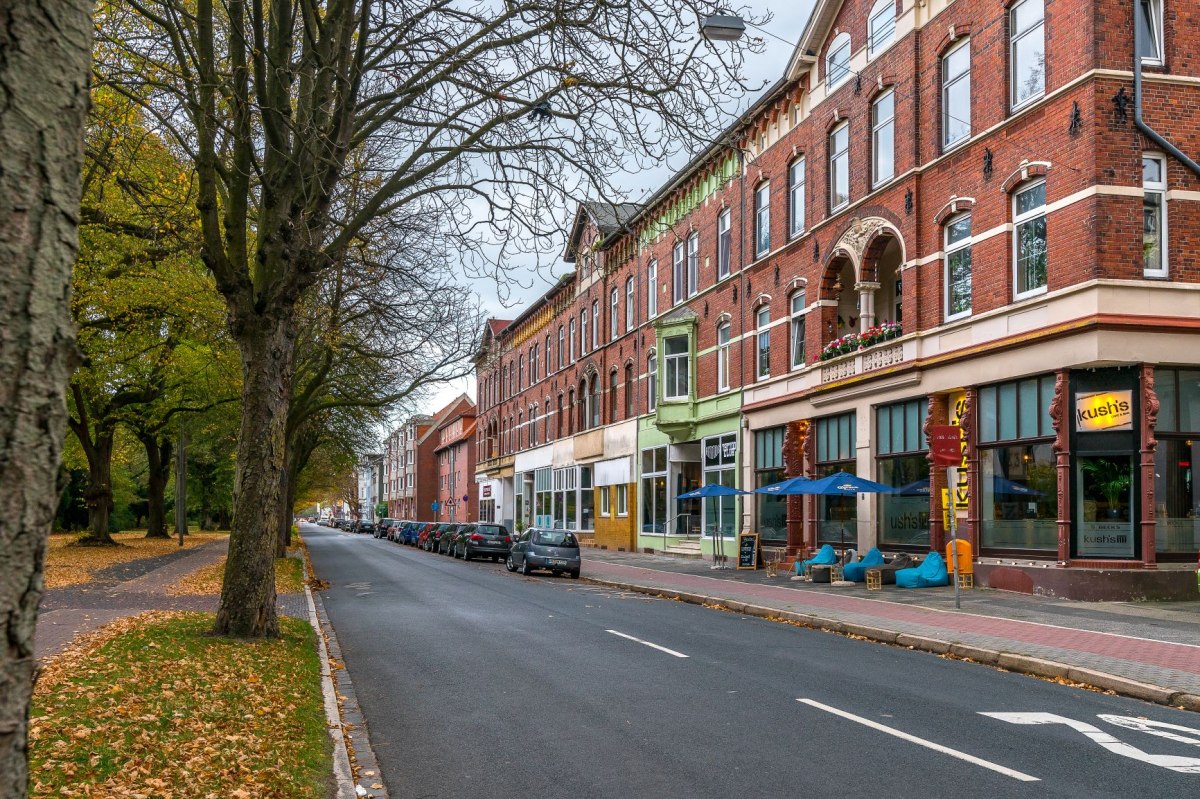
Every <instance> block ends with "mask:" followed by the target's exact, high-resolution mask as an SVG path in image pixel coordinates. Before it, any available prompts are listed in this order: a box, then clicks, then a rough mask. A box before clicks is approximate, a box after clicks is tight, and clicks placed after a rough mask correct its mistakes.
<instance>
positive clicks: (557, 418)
mask: <svg viewBox="0 0 1200 799" xmlns="http://www.w3.org/2000/svg"><path fill="white" fill-rule="evenodd" d="M565 418H566V414H565V413H563V395H562V394H559V395H558V407H557V408H556V409H555V412H554V429H555V431H556V432H555V436H554V437H555V438H562V437H563V425H564V424H566V422H564V421H563V420H564V419H565Z"/></svg>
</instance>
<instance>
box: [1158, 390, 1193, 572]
mask: <svg viewBox="0 0 1200 799" xmlns="http://www.w3.org/2000/svg"><path fill="white" fill-rule="evenodd" d="M1154 390H1155V393H1156V394H1158V400H1159V403H1160V408H1159V412H1158V424H1157V426H1156V428H1155V437H1156V438H1157V439H1158V448H1157V449H1156V450H1155V453H1154V537H1155V548H1156V549H1157V550H1158V551H1159V552H1161V553H1163V554H1180V555H1186V556H1188V557H1189V558H1191V557H1193V556H1195V554H1196V552H1200V491H1197V486H1196V463H1197V461H1198V460H1200V370H1194V369H1165V368H1159V369H1155V370H1154Z"/></svg>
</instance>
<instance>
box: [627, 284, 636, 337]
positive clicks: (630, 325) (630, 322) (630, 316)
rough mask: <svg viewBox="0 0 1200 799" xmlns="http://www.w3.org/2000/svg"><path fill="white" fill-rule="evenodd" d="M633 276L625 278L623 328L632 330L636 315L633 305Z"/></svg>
mask: <svg viewBox="0 0 1200 799" xmlns="http://www.w3.org/2000/svg"><path fill="white" fill-rule="evenodd" d="M634 302H635V300H634V294H633V278H631V277H630V278H626V279H625V330H627V331H629V330H633V320H634V318H635V317H636V316H637V314H636V313H635V309H634V307H633V304H634Z"/></svg>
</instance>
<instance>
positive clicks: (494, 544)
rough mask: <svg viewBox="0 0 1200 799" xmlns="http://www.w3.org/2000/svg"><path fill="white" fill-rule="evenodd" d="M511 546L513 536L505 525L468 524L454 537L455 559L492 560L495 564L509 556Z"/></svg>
mask: <svg viewBox="0 0 1200 799" xmlns="http://www.w3.org/2000/svg"><path fill="white" fill-rule="evenodd" d="M511 546H512V536H510V535H509V534H508V529H507V528H506V527H505V526H504V525H502V524H487V523H481V524H467V525H463V529H460V530H459V531H458V533H457V534H456V535H455V537H454V557H456V558H462V559H463V560H470V559H471V558H475V557H484V558H491V559H492V562H493V563H495V562H498V561H499V560H500V559H501V558H503V557H505V556H507V555H508V550H509V547H511Z"/></svg>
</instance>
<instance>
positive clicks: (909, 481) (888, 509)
mask: <svg viewBox="0 0 1200 799" xmlns="http://www.w3.org/2000/svg"><path fill="white" fill-rule="evenodd" d="M928 410H929V402H928V400H926V399H924V398H921V399H915V400H908V401H905V402H897V403H894V404H891V405H882V406H880V407H878V408H876V409H875V441H876V446H875V456H876V460H875V468H876V470H877V476H876V480H878V481H879V482H880V483H883V484H884V485H887V486H891V487H892V488H893V489H896V493H894V494H879V495H878V497H877V499H876V502H877V503H878V508H879V543H880V544H881V545H883V544H890V545H893V546H916V547H928V546H929V485H930V482H929V460H928V458H927V454H926V453H927V452H928V450H929V444H928V442H926V440H925V433H924V426H925V417H926V415H927V414H928Z"/></svg>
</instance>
